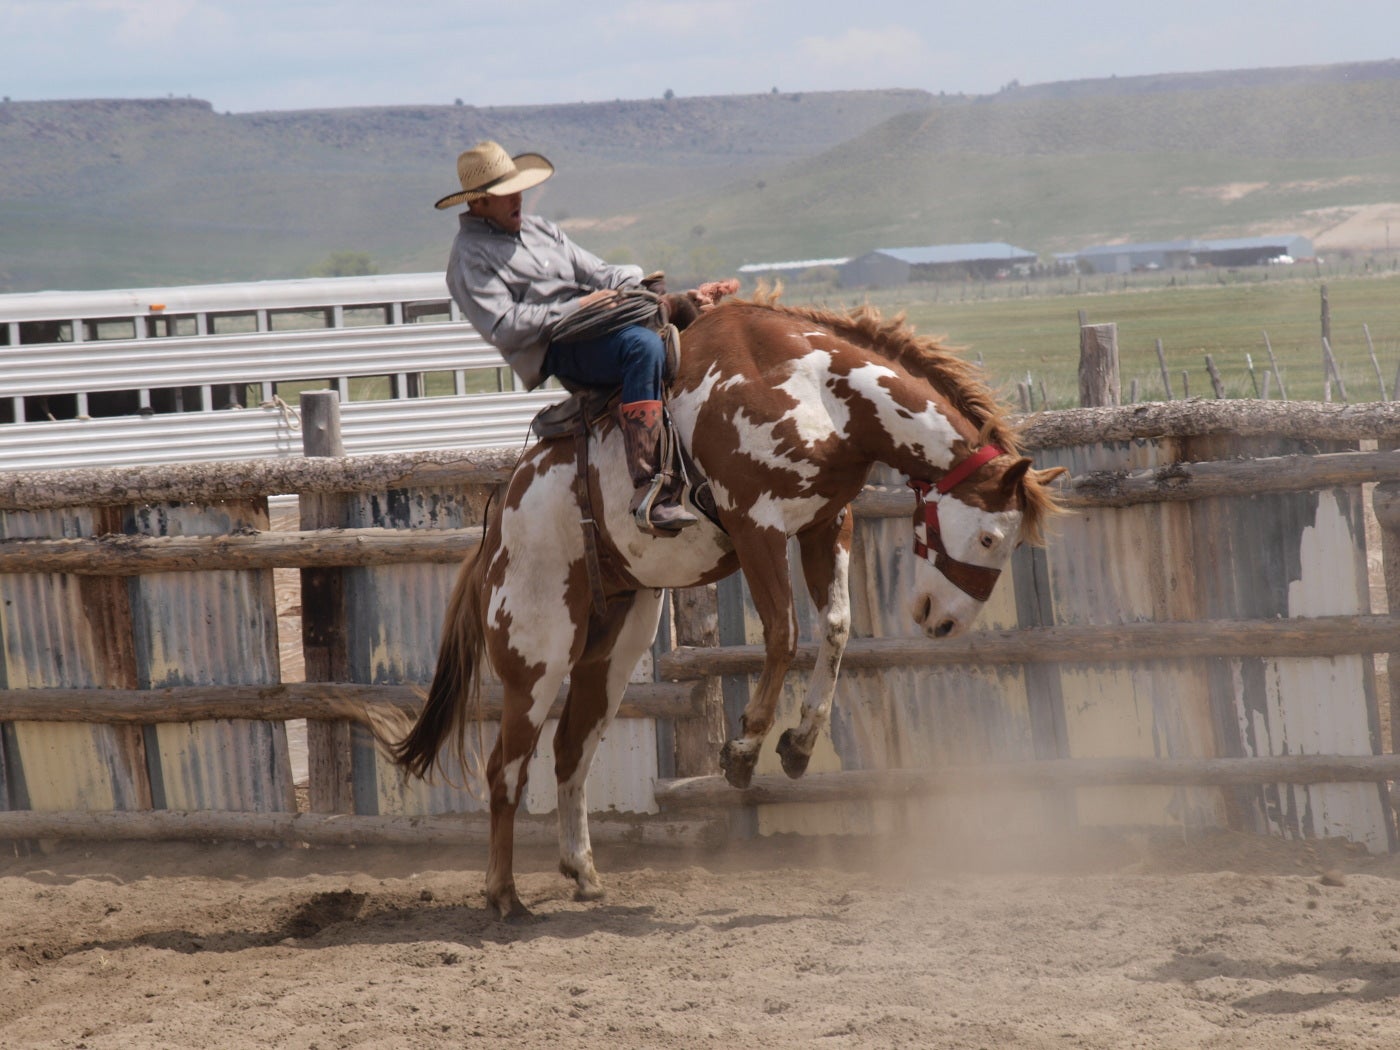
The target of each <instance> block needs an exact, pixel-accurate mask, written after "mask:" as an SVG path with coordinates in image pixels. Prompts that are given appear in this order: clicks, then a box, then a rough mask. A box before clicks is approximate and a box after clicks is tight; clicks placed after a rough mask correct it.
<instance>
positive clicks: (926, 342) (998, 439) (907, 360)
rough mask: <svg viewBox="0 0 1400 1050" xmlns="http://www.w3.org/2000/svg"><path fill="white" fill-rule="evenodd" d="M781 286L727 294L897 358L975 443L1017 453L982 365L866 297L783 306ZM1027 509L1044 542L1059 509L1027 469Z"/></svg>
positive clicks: (1025, 530)
mask: <svg viewBox="0 0 1400 1050" xmlns="http://www.w3.org/2000/svg"><path fill="white" fill-rule="evenodd" d="M781 294H782V288H781V286H779V287H778V288H776V289H774V290H772V291H769V290H767V289H764V288H759V289H758V291H756V292H755V293H754V296H753V298H752V299H740V300H731V302H732V303H734V305H736V306H738V305H743V306H755V307H760V308H762V309H765V310H771V311H774V312H775V313H780V314H785V315H787V316H789V317H798V318H801V319H803V320H805V321H810V322H812V323H813V324H817V325H820V326H821V327H823V328H826V329H828V330H829V331H831V332H833V333H835V334H836V335H838V336H840V337H841V338H843V339H847V340H849V341H851V342H853V343H856V344H858V345H860V346H864V347H867V348H869V349H870V350H873V351H875V352H876V353H878V354H879V355H880V356H881V357H884V358H885V359H886V360H889V361H894V362H897V363H898V364H900V365H902V366H903V367H904V368H905V369H907V370H908V371H909V372H910V373H912V374H913V375H916V376H919V377H920V378H922V379H925V380H927V381H928V382H929V384H930V385H932V386H933V388H934V389H935V390H937V391H938V392H939V393H940V394H942V395H943V396H944V397H945V398H947V399H948V402H949V404H950V405H951V406H952V407H953V408H954V409H955V410H956V411H958V412H960V413H962V415H963V416H965V417H966V418H967V419H968V420H969V421H970V422H971V423H972V424H973V425H974V426H976V427H977V428H978V439H977V440H978V443H979V444H986V443H988V442H990V443H991V444H994V445H996V446H997V447H998V448H1000V449H1002V450H1003V451H1004V452H1007V453H1008V454H1010V455H1013V456H1019V455H1020V454H1021V452H1020V435H1019V433H1018V431H1017V429H1016V427H1015V425H1014V424H1013V423H1012V422H1011V419H1010V418H1009V416H1008V415H1007V413H1006V409H1005V408H1004V407H1003V405H1002V403H1001V402H1000V400H998V398H997V396H996V394H995V393H994V392H993V391H992V389H991V387H989V386H988V385H987V383H986V380H985V379H983V377H982V370H981V369H980V368H978V367H977V366H976V365H973V364H970V363H968V362H967V361H965V360H963V358H961V357H959V356H958V355H957V354H956V353H954V352H953V351H952V350H951V349H950V348H949V347H946V346H944V345H943V344H942V343H940V342H939V341H938V339H937V338H934V337H931V336H921V335H919V334H918V333H917V332H915V331H914V329H913V328H912V327H911V326H910V325H908V324H906V323H905V321H904V318H905V315H904V313H903V312H902V311H901V312H900V313H898V314H896V315H895V316H894V317H893V318H890V319H888V320H887V319H885V318H884V317H882V316H881V315H880V311H879V310H877V309H875V307H873V306H871V305H870V304H869V303H865V304H863V305H861V306H858V307H856V308H855V309H853V310H847V311H844V312H838V311H835V310H827V309H819V308H816V307H808V306H787V305H785V304H781V303H779V302H778V299H779V297H780V296H781ZM1024 493H1025V511H1024V517H1023V519H1022V523H1021V531H1022V536H1023V538H1024V539H1025V540H1026V541H1027V542H1029V543H1033V544H1036V545H1040V544H1043V542H1044V526H1045V521H1046V519H1047V518H1048V517H1049V516H1050V515H1052V514H1055V513H1058V512H1059V507H1058V506H1057V505H1056V503H1055V498H1054V494H1053V493H1052V492H1051V491H1050V489H1049V488H1048V487H1047V486H1046V485H1045V484H1043V483H1042V482H1041V481H1040V479H1039V478H1038V477H1037V476H1036V474H1035V472H1034V471H1027V472H1026V483H1025V486H1024Z"/></svg>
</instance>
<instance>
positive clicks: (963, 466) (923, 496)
mask: <svg viewBox="0 0 1400 1050" xmlns="http://www.w3.org/2000/svg"><path fill="white" fill-rule="evenodd" d="M1000 455H1004V453H1003V452H1002V450H1001V449H999V448H997V447H996V446H995V445H983V446H982V447H981V448H979V449H977V450H976V451H974V452H973V453H972V454H971V455H969V456H968V457H967V458H966V459H964V460H962V461H961V462H960V463H955V464H954V465H953V467H952V468H951V469H950V470H949V471H948V473H946V474H944V475H943V477H942V478H940V479H939V480H938V482H937V483H934V482H928V481H918V480H914V479H910V481H909V487H910V488H911V489H913V490H914V495H915V497H916V498H917V500H918V503H917V506H915V508H914V524H915V526H918V525H923V526H924V535H925V536H926V537H927V542H925V541H924V540H921V539H919V534H918V532H917V531H916V532H915V533H914V554H915V556H916V557H919V558H923V559H924V560H925V561H929V560H930V559H929V551H930V550H932V551H933V553H934V557H933V558H932V559H931V560H932V562H933V567H934V568H935V569H937V570H938V571H939V572H941V573H942V574H943V575H944V576H945V577H947V579H948V582H950V583H951V584H953V586H955V587H957V588H958V590H960V591H962V592H963V593H964V594H966V595H967V596H968V597H969V598H973V599H975V600H977V601H979V602H985V601H986V600H987V599H988V598H990V597H991V596H992V588H994V587H995V586H996V583H997V578H998V577H999V576H1000V575H1001V570H1000V569H989V568H987V567H986V566H985V565H973V564H972V563H971V562H965V561H959V560H958V559H957V558H954V557H953V556H952V555H951V554H949V553H948V549H947V548H946V547H945V546H944V545H943V531H942V529H940V528H939V525H938V500H939V499H940V498H941V497H943V496H946V495H947V494H948V493H949V492H951V491H952V490H953V489H955V488H957V487H958V486H959V485H961V484H962V483H963V482H964V481H966V480H967V479H968V478H970V477H971V476H972V475H973V474H975V473H977V471H979V470H980V469H981V468H982V467H983V466H985V465H986V464H988V463H990V462H991V461H992V460H994V459H996V458H997V457H998V456H1000Z"/></svg>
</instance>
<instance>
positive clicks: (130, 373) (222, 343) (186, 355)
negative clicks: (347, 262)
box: [5, 321, 505, 397]
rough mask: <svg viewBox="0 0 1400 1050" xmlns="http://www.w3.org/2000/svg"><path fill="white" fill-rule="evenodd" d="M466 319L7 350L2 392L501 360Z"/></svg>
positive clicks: (418, 368)
mask: <svg viewBox="0 0 1400 1050" xmlns="http://www.w3.org/2000/svg"><path fill="white" fill-rule="evenodd" d="M504 363H505V362H504V361H503V360H502V358H501V355H500V354H499V353H498V352H497V351H496V350H495V349H493V348H492V347H491V346H489V345H488V344H487V343H486V342H485V341H484V340H483V339H482V338H481V336H480V335H478V334H477V331H476V329H475V328H473V327H472V326H471V325H470V324H468V323H467V322H465V321H461V322H455V323H451V322H442V323H436V324H404V325H384V326H379V327H366V328H328V329H320V330H313V331H302V332H254V333H248V334H243V335H211V336H187V337H178V338H167V339H125V340H116V339H114V340H101V341H98V340H89V341H87V342H82V343H43V344H35V345H32V346H26V345H21V346H16V347H6V348H5V395H6V396H8V397H14V396H19V395H32V394H61V393H76V392H81V391H97V390H134V389H140V388H151V387H154V388H159V387H178V386H199V385H201V384H205V383H210V384H216V385H217V384H221V383H235V384H237V383H257V382H279V381H285V380H294V379H303V380H304V379H318V378H329V377H335V376H367V375H388V374H390V373H394V372H438V371H451V370H452V369H456V368H495V367H499V366H501V365H503V364H504Z"/></svg>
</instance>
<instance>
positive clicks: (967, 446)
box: [391, 296, 1062, 919]
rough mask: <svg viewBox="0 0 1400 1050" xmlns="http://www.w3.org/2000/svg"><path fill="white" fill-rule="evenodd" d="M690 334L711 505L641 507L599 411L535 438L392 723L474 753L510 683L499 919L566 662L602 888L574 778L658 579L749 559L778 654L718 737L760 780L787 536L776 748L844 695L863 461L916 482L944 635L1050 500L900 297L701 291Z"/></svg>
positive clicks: (687, 377)
mask: <svg viewBox="0 0 1400 1050" xmlns="http://www.w3.org/2000/svg"><path fill="white" fill-rule="evenodd" d="M680 343H681V351H680V354H679V361H678V364H677V366H676V370H675V374H674V377H673V381H672V382H671V384H670V389H669V400H668V403H667V411H668V412H669V414H670V417H671V420H672V423H673V430H674V433H675V435H676V437H677V439H678V441H679V443H680V444H681V445H682V446H683V447H684V449H685V451H686V453H687V457H686V458H685V460H684V462H686V463H687V464H689V467H690V474H691V476H690V477H689V479H688V480H689V482H690V483H691V486H692V487H694V486H695V485H696V484H697V483H698V482H699V481H700V479H701V478H703V479H704V482H705V483H706V484H707V486H708V489H709V493H710V497H711V498H710V499H708V500H706V501H705V503H704V506H703V507H702V508H701V509H703V510H706V511H708V512H709V514H710V515H712V517H706V516H705V515H703V514H702V515H699V516H700V517H701V521H700V523H699V524H697V525H693V526H691V527H689V528H687V529H685V530H684V531H682V532H680V533H678V534H673V535H666V536H654V535H649V534H647V533H646V532H644V531H642V530H641V529H639V528H638V526H637V524H636V523H635V521H634V518H633V514H632V511H631V509H630V507H629V504H630V502H631V500H632V494H633V483H632V479H631V478H630V476H629V475H628V472H627V468H626V466H625V457H624V455H623V449H622V434H621V432H620V431H619V428H618V427H617V425H616V423H615V420H614V419H612V418H610V417H609V416H608V415H606V414H603V415H602V416H601V417H599V418H597V419H595V420H593V421H592V422H591V423H589V425H588V429H587V431H586V441H585V447H584V448H583V449H579V448H578V447H577V444H578V443H577V442H575V441H572V440H568V439H556V440H542V441H539V442H537V443H536V444H535V445H533V446H532V447H531V448H530V449H528V450H527V451H526V452H525V453H524V455H523V456H522V459H521V461H520V463H519V465H518V467H517V468H516V470H515V472H514V474H513V476H512V477H511V479H510V482H509V484H508V485H507V487H506V489H505V492H504V496H503V497H502V498H501V499H500V500H499V501H498V502H497V503H496V504H495V506H494V507H493V509H492V511H491V513H490V514H489V517H488V520H487V522H486V526H485V530H484V534H483V538H482V542H481V544H480V546H479V547H478V548H477V549H476V550H475V552H474V553H473V554H472V555H471V556H470V557H468V559H467V560H466V562H465V563H464V564H463V566H462V569H461V572H460V573H459V575H458V578H457V582H456V585H455V588H454V590H453V593H452V597H451V599H450V602H449V605H448V609H447V613H446V620H445V623H444V627H443V634H442V642H441V648H440V650H439V656H438V663H437V667H436V671H435V674H434V677H433V681H432V685H431V687H430V689H429V693H428V698H427V702H426V704H425V705H424V707H423V710H422V712H421V713H420V714H419V716H418V718H417V721H416V722H415V723H414V724H413V726H412V728H411V729H410V730H409V731H408V732H407V733H406V735H403V736H401V737H399V738H398V739H396V740H394V741H392V743H391V751H392V753H393V756H394V758H395V760H396V761H397V762H398V764H399V765H400V766H401V767H402V768H403V769H404V770H406V771H407V772H408V773H409V774H412V775H416V776H420V777H421V776H427V775H430V774H431V773H432V771H433V768H434V766H435V765H436V764H437V763H438V762H439V760H440V756H441V755H442V754H443V749H444V747H445V746H446V747H448V748H449V751H448V753H452V749H454V748H455V753H456V754H457V756H458V758H459V759H462V760H465V759H466V758H467V757H468V756H467V750H466V749H467V743H466V741H467V738H468V736H469V733H468V730H469V728H470V726H471V724H472V723H473V721H475V722H476V724H477V725H479V724H480V717H481V716H480V712H479V706H478V698H479V692H480V691H479V680H480V676H481V674H482V672H483V670H484V668H485V667H486V666H487V664H488V662H489V667H490V669H492V670H493V671H494V672H495V675H496V676H497V677H498V678H499V680H500V682H501V685H502V686H503V689H504V706H503V709H502V713H501V719H500V728H499V732H498V734H497V736H496V739H495V743H494V745H493V746H492V748H491V751H490V757H489V760H488V761H487V763H486V772H485V779H486V788H487V790H488V791H489V798H490V857H489V860H488V864H487V871H486V899H487V901H488V903H489V905H490V906H491V907H492V908H493V909H494V910H495V911H496V912H497V913H498V914H499V915H500V916H502V917H504V918H507V919H519V918H522V917H525V916H527V915H528V914H529V912H528V910H527V909H526V908H525V906H524V905H523V904H522V903H521V901H520V897H519V895H518V894H517V893H516V888H515V878H514V872H513V849H514V845H513V840H514V821H515V813H516V809H517V807H518V806H519V805H520V803H521V800H522V799H523V797H524V793H525V780H526V770H527V765H528V763H529V761H530V758H531V756H532V755H533V754H534V751H535V745H536V743H537V742H538V739H539V735H540V731H541V729H542V727H543V726H544V723H545V719H546V717H547V715H548V713H549V711H550V707H551V705H552V704H553V703H554V700H555V698H556V696H557V694H558V691H559V689H560V687H561V685H562V683H563V680H564V678H565V676H566V675H567V676H568V677H569V687H568V694H567V700H566V703H565V705H564V708H563V713H562V715H561V716H560V718H559V723H558V729H557V731H556V733H555V737H554V754H555V776H556V778H557V780H558V816H559V868H560V871H561V872H563V874H564V875H566V876H568V877H570V878H572V879H574V880H575V882H576V884H577V891H576V897H577V899H580V900H592V899H597V898H599V897H601V896H602V895H603V892H604V890H603V884H602V882H601V880H600V879H599V877H598V872H597V870H596V868H595V867H594V862H593V850H592V847H591V845H590V841H589V833H588V806H587V801H586V799H585V797H584V781H585V779H586V778H587V776H588V770H589V766H590V765H591V763H592V760H593V755H594V751H595V749H596V748H597V746H598V742H599V740H600V738H601V737H602V736H603V734H604V733H605V732H606V731H607V728H608V725H609V723H610V721H611V720H612V718H613V716H614V714H615V713H616V711H617V709H618V705H619V703H620V702H621V700H622V695H623V692H624V690H625V689H626V688H627V683H628V679H629V677H630V675H631V672H632V670H633V668H634V666H635V665H636V663H637V661H638V660H639V659H640V657H641V655H642V653H644V652H645V651H646V650H647V648H648V647H649V646H650V645H651V643H652V640H653V638H654V636H655V634H656V629H657V623H658V620H659V616H660V609H661V597H662V594H663V592H664V589H665V588H669V587H692V586H696V585H700V584H705V583H709V582H712V581H715V580H718V579H721V578H722V577H725V576H728V575H729V574H730V573H732V572H734V571H735V570H736V569H737V570H740V571H742V572H743V574H744V577H745V579H746V581H747V583H748V587H749V591H750V593H751V594H752V597H753V602H754V605H755V607H756V609H757V611H758V615H759V617H760V619H761V621H762V625H763V640H764V651H765V657H764V665H763V671H762V674H761V675H760V677H759V680H758V686H757V688H756V689H755V691H754V693H753V695H752V698H751V700H750V701H749V703H748V706H747V707H746V708H745V710H744V713H743V716H742V718H741V720H740V724H739V727H738V733H737V735H735V736H734V737H733V738H732V739H730V740H729V741H728V742H727V743H726V744H725V745H724V747H723V750H722V753H721V756H720V764H721V767H722V769H723V770H724V774H725V776H726V778H727V779H728V781H729V782H730V783H731V784H733V785H734V786H735V787H738V788H743V787H746V786H747V785H748V784H749V782H750V778H751V777H752V775H753V769H754V764H755V763H756V761H757V759H758V754H759V748H760V747H761V746H762V744H763V741H764V739H765V738H766V737H767V735H768V732H769V730H770V729H771V728H772V725H773V721H774V711H775V708H776V706H777V703H778V698H779V695H780V692H781V687H782V680H783V676H784V675H785V674H786V673H787V670H788V668H789V666H790V665H791V663H792V661H793V659H794V656H795V653H796V648H797V636H798V635H797V620H796V613H795V611H794V605H793V591H792V586H793V585H792V577H791V575H790V571H789V565H788V556H787V549H788V541H789V539H791V538H793V537H796V539H797V546H798V550H799V552H800V558H801V563H802V573H803V578H804V579H805V581H806V585H807V588H808V590H809V592H810V594H811V598H812V601H813V603H814V605H815V606H816V608H817V609H819V610H820V621H819V625H820V633H821V637H820V644H819V648H818V654H817V660H816V668H815V670H814V672H813V673H812V675H811V678H810V685H809V686H808V690H807V693H806V696H805V699H804V701H803V704H802V712H801V721H800V723H799V724H798V725H797V726H795V727H793V728H789V729H787V730H786V731H785V732H784V733H783V734H782V736H781V738H780V740H779V743H778V751H779V753H780V755H781V758H782V764H783V768H784V770H785V771H786V772H787V773H788V775H789V776H793V777H798V776H801V775H802V774H803V772H804V771H805V770H806V767H807V762H808V758H809V757H810V756H811V753H812V749H813V746H814V745H815V743H816V741H817V737H818V734H819V733H820V732H821V730H822V727H823V726H825V725H826V724H827V721H828V719H829V717H830V712H831V703H832V697H833V695H834V692H835V686H836V676H837V671H838V669H839V667H840V663H841V654H842V651H843V649H844V648H845V645H846V641H847V638H848V636H849V634H850V626H851V610H850V599H849V592H848V589H847V587H848V585H847V572H848V567H849V562H850V554H851V538H852V515H851V510H850V504H851V501H852V500H853V499H855V497H856V496H857V495H858V494H859V493H860V491H861V489H862V487H863V486H864V485H865V483H866V478H867V476H868V474H869V472H870V470H871V467H872V466H873V465H874V464H876V463H884V464H888V465H889V466H891V467H893V468H894V469H895V470H898V471H900V472H901V473H903V474H904V475H906V476H907V477H908V478H909V479H910V481H909V483H910V485H911V486H912V487H913V488H914V490H915V493H916V496H917V500H916V502H917V510H916V513H915V518H914V530H913V532H914V536H913V543H914V549H915V551H916V553H918V554H919V555H921V557H920V558H919V559H918V560H916V562H915V566H916V567H915V574H916V579H915V588H914V593H915V597H914V600H913V602H912V608H911V609H910V614H911V615H912V617H913V619H914V622H915V623H916V624H917V625H918V626H919V627H920V628H922V630H923V632H924V633H925V634H926V635H927V636H928V637H929V638H930V639H935V640H936V639H940V638H946V637H950V636H953V635H956V634H959V633H960V632H962V631H964V630H966V629H967V628H968V626H969V625H970V624H971V623H972V622H973V620H974V619H975V617H976V616H977V614H978V612H979V611H980V609H981V608H982V606H983V604H984V603H985V602H986V600H987V598H988V597H989V595H990V594H991V591H992V587H993V585H994V584H995V582H996V579H997V575H998V573H999V572H1000V571H1001V569H1002V567H1003V566H1004V565H1005V564H1006V562H1007V559H1008V557H1009V556H1010V554H1011V551H1012V549H1013V548H1014V547H1015V546H1016V545H1017V544H1018V543H1021V542H1031V543H1041V542H1043V528H1044V524H1045V521H1046V519H1047V517H1048V515H1050V514H1052V513H1053V512H1054V511H1055V509H1056V507H1055V501H1054V497H1053V493H1052V491H1051V490H1050V488H1049V487H1048V482H1049V481H1051V480H1052V479H1053V478H1054V477H1055V476H1056V475H1057V474H1059V473H1061V472H1062V468H1054V469H1052V470H1036V469H1034V468H1033V466H1032V463H1031V460H1029V459H1027V458H1025V457H1024V456H1022V455H1020V454H1019V453H1018V451H1017V438H1016V433H1015V430H1014V427H1013V426H1012V425H1011V423H1010V421H1009V419H1008V417H1007V415H1006V413H1005V412H1004V410H1003V409H1002V407H1001V406H1000V405H999V404H998V402H997V400H996V398H995V396H994V395H993V394H992V392H991V390H990V389H989V388H988V386H987V385H986V383H985V382H984V380H983V379H982V378H981V376H980V372H979V371H978V370H977V369H976V368H975V367H973V366H971V365H969V364H968V363H967V362H965V361H964V360H962V359H961V358H960V357H958V356H957V355H956V354H954V353H952V352H950V351H948V350H946V349H945V348H943V347H942V346H940V345H939V344H938V342H937V341H935V340H933V339H929V338H926V337H921V336H918V335H917V334H916V333H915V332H914V330H913V329H912V328H910V327H909V326H907V325H906V324H904V323H903V319H902V317H900V318H895V319H893V320H884V319H882V318H881V317H880V315H879V314H878V312H877V311H875V310H874V309H873V308H871V307H869V306H866V307H861V308H858V309H856V310H854V311H850V312H837V311H829V310H821V309H808V308H794V307H789V306H784V305H781V304H779V303H778V302H777V301H776V298H775V297H771V296H759V297H756V298H755V299H752V300H728V301H725V302H723V303H720V304H719V305H716V306H713V307H712V308H710V309H707V310H705V311H704V312H703V313H701V314H700V316H699V317H698V319H696V320H695V321H694V322H693V323H692V324H690V325H689V327H687V328H686V330H685V331H684V332H683V333H682V335H681V340H680ZM580 452H582V453H583V454H582V455H580V454H579V453H580ZM581 463H584V464H586V465H585V467H584V470H583V475H582V476H583V478H584V482H583V483H584V484H586V486H587V489H586V491H584V492H583V493H582V497H583V498H580V497H581V493H580V487H579V486H580V483H579V480H578V479H579V477H580V464H581ZM584 507H588V508H591V513H589V512H588V511H586V510H583V509H581V508H584ZM581 520H582V527H581V526H580V523H581ZM462 768H467V766H466V765H465V764H464V765H463V767H462Z"/></svg>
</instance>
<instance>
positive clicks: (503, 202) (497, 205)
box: [468, 193, 522, 233]
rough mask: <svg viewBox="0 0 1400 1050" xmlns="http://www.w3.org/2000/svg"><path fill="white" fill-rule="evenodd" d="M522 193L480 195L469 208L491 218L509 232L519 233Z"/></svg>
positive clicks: (478, 214)
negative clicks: (494, 195)
mask: <svg viewBox="0 0 1400 1050" xmlns="http://www.w3.org/2000/svg"><path fill="white" fill-rule="evenodd" d="M520 206H521V194H519V193H512V194H510V195H508V196H505V197H490V196H487V197H478V198H477V199H476V200H474V201H472V202H471V205H470V206H469V208H468V210H469V211H470V212H471V213H472V214H473V215H477V216H480V217H481V218H483V219H489V220H491V221H492V222H494V223H495V224H496V225H497V226H499V227H500V228H501V229H503V230H505V231H506V232H507V233H519V232H520V222H521V219H522V215H521V210H520Z"/></svg>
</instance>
